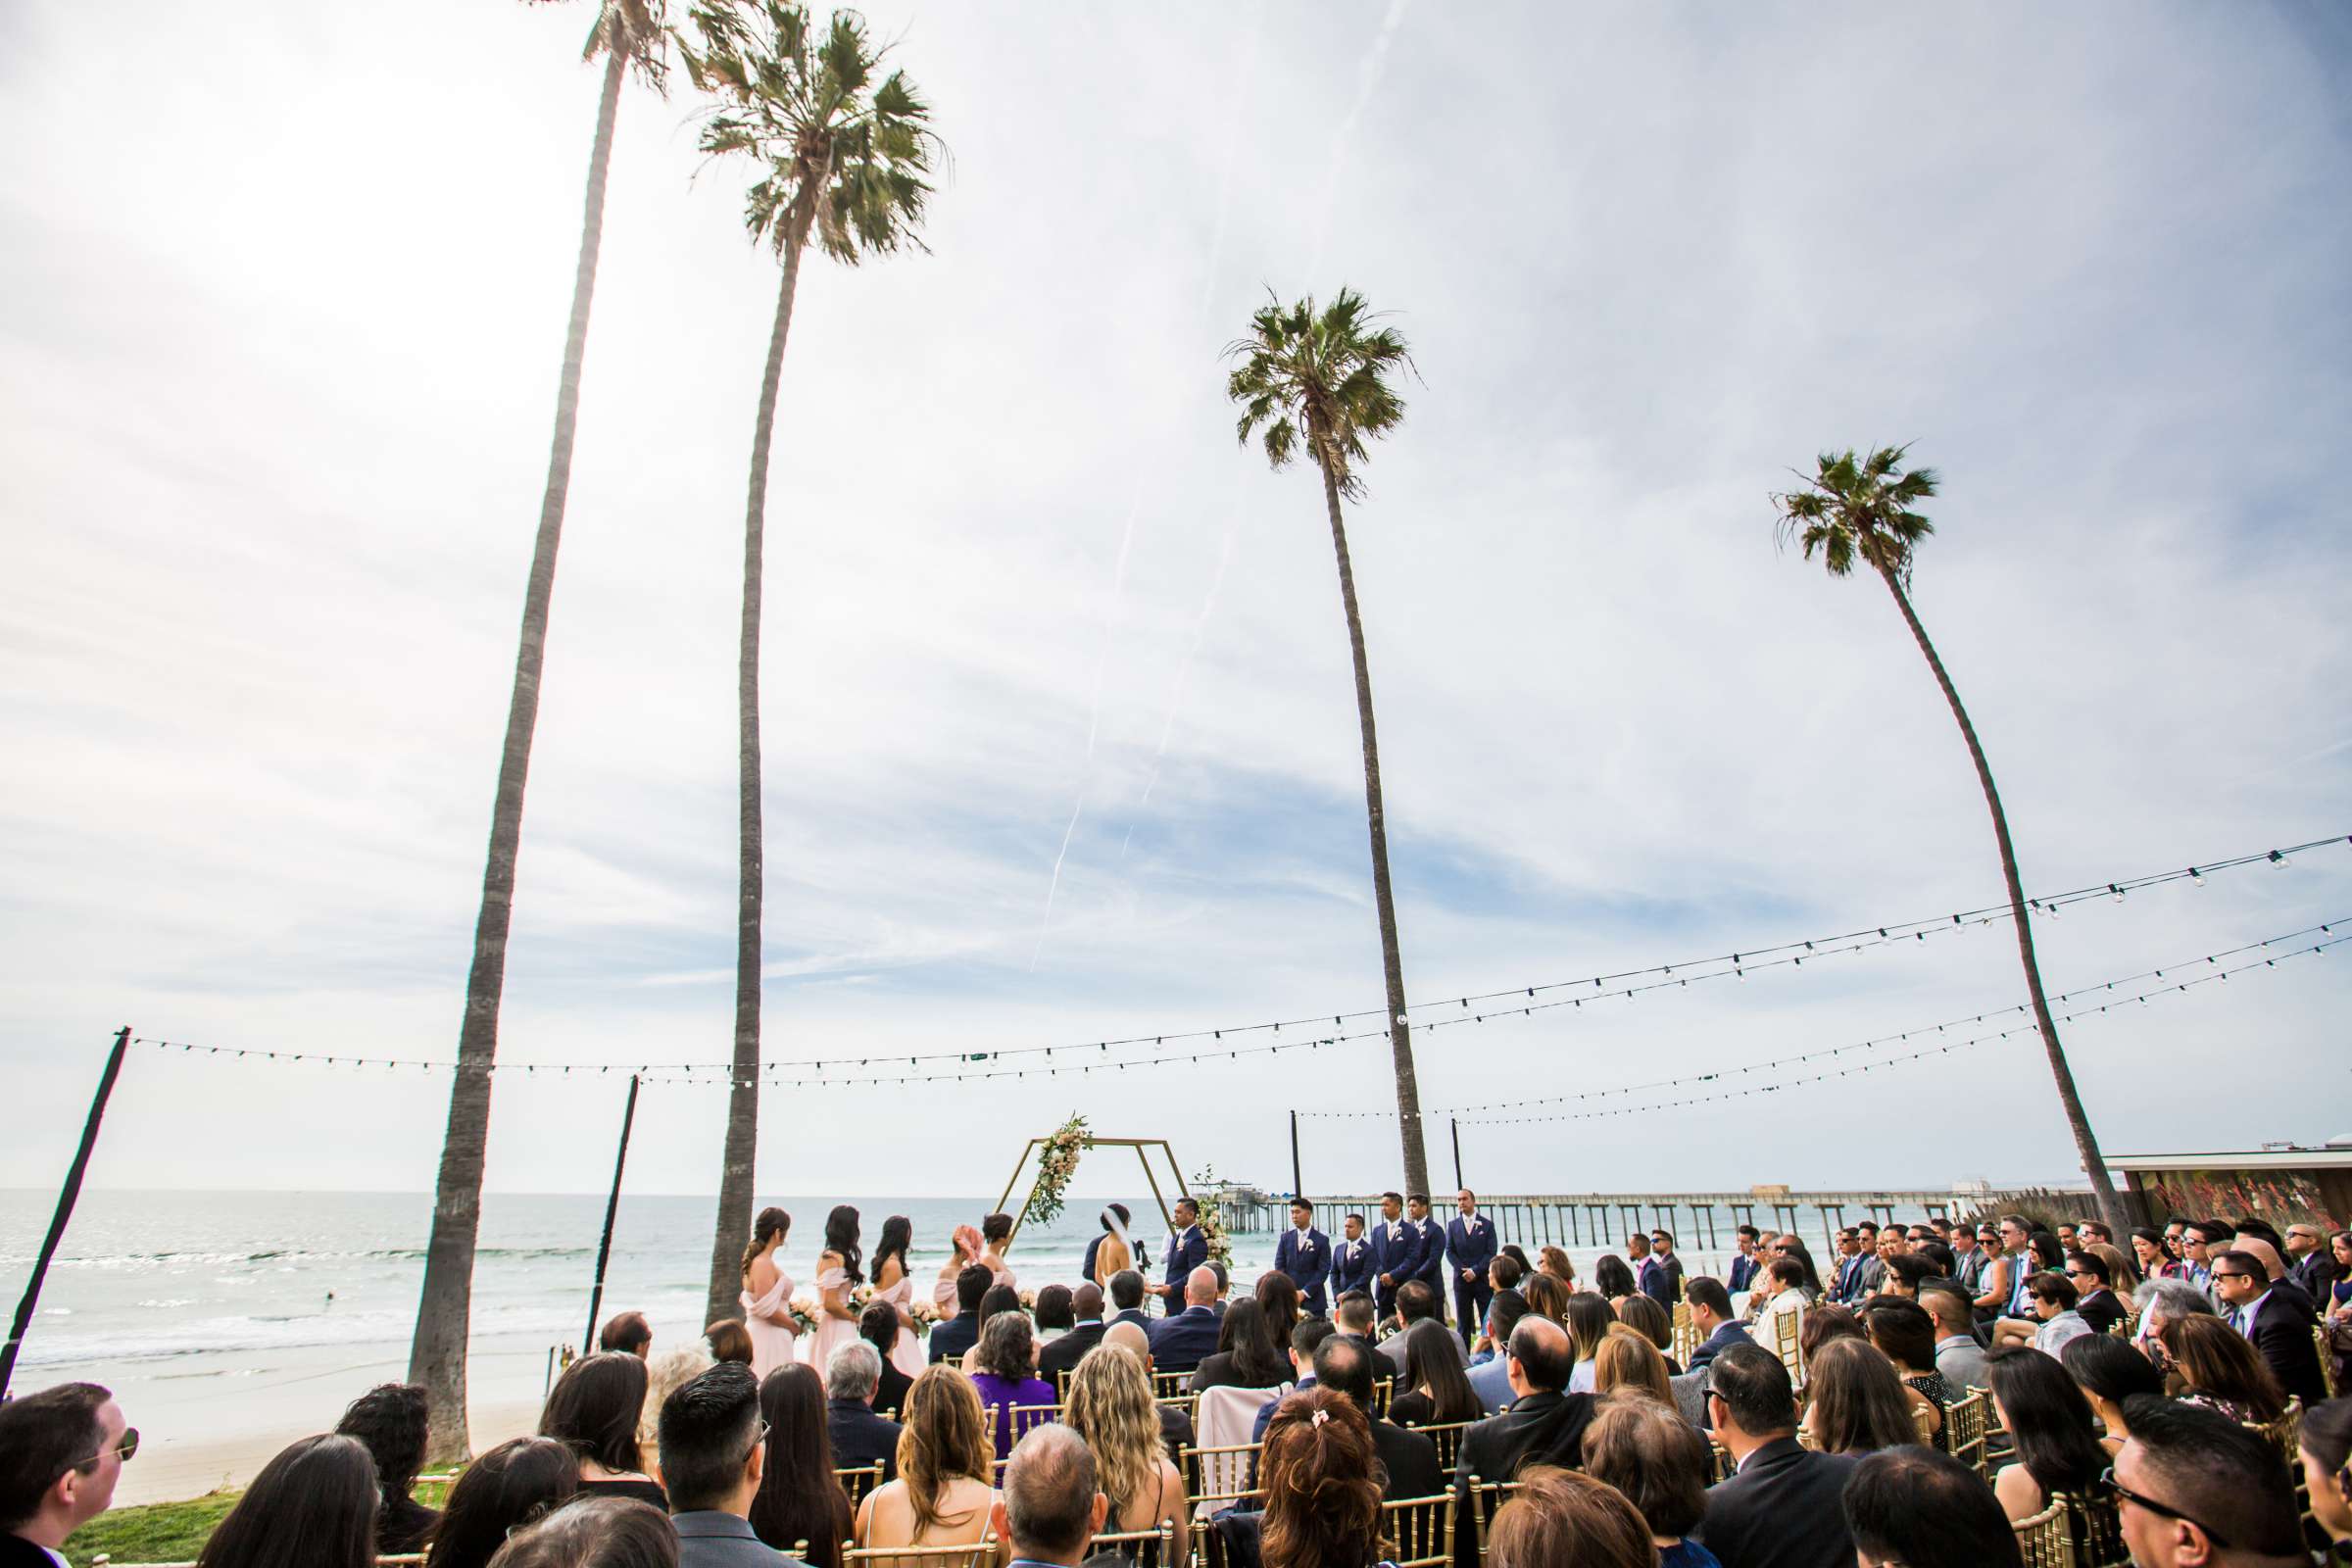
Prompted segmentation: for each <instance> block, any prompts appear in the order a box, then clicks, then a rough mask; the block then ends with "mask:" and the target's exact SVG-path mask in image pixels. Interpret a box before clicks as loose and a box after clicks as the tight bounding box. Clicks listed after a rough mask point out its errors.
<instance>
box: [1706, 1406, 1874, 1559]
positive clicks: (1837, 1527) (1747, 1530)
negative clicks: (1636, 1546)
mask: <svg viewBox="0 0 2352 1568" xmlns="http://www.w3.org/2000/svg"><path fill="white" fill-rule="evenodd" d="M1860 1462H1861V1461H1860V1460H1859V1459H1857V1458H1855V1457H1854V1456H1853V1455H1852V1454H1850V1453H1809V1452H1807V1451H1806V1450H1805V1449H1804V1448H1803V1447H1801V1446H1798V1444H1797V1441H1796V1439H1794V1438H1792V1437H1791V1438H1779V1439H1776V1440H1774V1441H1773V1442H1771V1443H1767V1444H1766V1445H1764V1446H1762V1447H1761V1448H1758V1449H1757V1450H1756V1451H1755V1452H1753V1453H1751V1454H1749V1455H1748V1456H1747V1463H1746V1464H1744V1465H1742V1466H1741V1467H1740V1473H1739V1474H1738V1475H1736V1476H1734V1477H1732V1479H1731V1480H1729V1481H1726V1482H1723V1483H1721V1484H1720V1485H1718V1486H1717V1487H1715V1488H1714V1490H1712V1491H1710V1492H1709V1493H1708V1494H1707V1512H1706V1517H1705V1518H1703V1519H1701V1520H1700V1521H1699V1523H1698V1528H1697V1529H1696V1530H1694V1531H1692V1532H1691V1534H1692V1535H1693V1536H1695V1537H1696V1538H1697V1539H1698V1542H1699V1544H1701V1545H1703V1546H1705V1547H1706V1548H1707V1549H1708V1550H1709V1551H1711V1552H1713V1553H1714V1554H1715V1556H1716V1558H1717V1559H1718V1560H1719V1561H1721V1562H1722V1564H1723V1568H1850V1565H1851V1564H1852V1563H1853V1560H1854V1542H1853V1538H1852V1537H1851V1536H1849V1535H1847V1534H1846V1529H1845V1510H1844V1507H1843V1506H1842V1499H1843V1497H1844V1495H1845V1483H1846V1478H1847V1477H1849V1476H1851V1475H1852V1474H1853V1473H1854V1466H1855V1465H1857V1464H1859V1463H1860Z"/></svg>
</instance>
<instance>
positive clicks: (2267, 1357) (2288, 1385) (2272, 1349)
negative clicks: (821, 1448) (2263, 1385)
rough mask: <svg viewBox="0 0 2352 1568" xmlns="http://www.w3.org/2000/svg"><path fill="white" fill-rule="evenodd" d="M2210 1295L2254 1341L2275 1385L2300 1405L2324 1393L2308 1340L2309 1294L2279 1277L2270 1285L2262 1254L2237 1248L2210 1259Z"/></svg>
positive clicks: (2317, 1359) (2317, 1362)
mask: <svg viewBox="0 0 2352 1568" xmlns="http://www.w3.org/2000/svg"><path fill="white" fill-rule="evenodd" d="M2213 1293H2214V1295H2215V1296H2217V1297H2219V1298H2220V1299H2221V1301H2222V1312H2223V1316H2224V1317H2225V1318H2226V1319H2228V1321H2229V1326H2230V1327H2231V1328H2233V1329H2235V1330H2237V1332H2238V1333H2240V1334H2242V1335H2244V1336H2245V1337H2246V1339H2247V1340H2248V1341H2249V1342H2250V1343H2251V1344H2252V1345H2253V1347H2254V1348H2255V1350H2256V1351H2257V1352H2259V1353H2260V1354H2261V1356H2262V1359H2263V1362H2264V1364H2265V1365H2267V1366H2269V1367H2270V1369H2271V1376H2273V1377H2275V1378H2277V1379H2278V1386H2279V1387H2280V1388H2282V1389H2284V1390H2285V1391H2286V1392H2287V1393H2288V1394H2290V1395H2296V1396H2299V1397H2301V1398H2302V1400H2303V1408H2304V1409H2306V1410H2308V1409H2310V1408H2311V1407H2312V1406H2313V1405H2315V1404H2318V1403H2320V1402H2321V1401H2322V1400H2324V1399H2326V1398H2327V1379H2326V1377H2325V1376H2324V1375H2323V1374H2322V1372H2321V1371H2320V1356H2319V1350H2318V1348H2317V1347H2315V1346H2314V1345H2313V1343H2312V1338H2311V1325H2312V1318H2313V1313H2312V1311H2311V1309H2310V1306H2309V1302H2310V1300H2311V1298H2309V1297H2308V1296H2305V1295H2303V1293H2302V1292H2301V1291H2300V1290H2297V1289H2295V1288H2294V1287H2293V1286H2291V1285H2288V1284H2287V1283H2286V1282H2285V1281H2283V1280H2281V1281H2278V1282H2276V1283H2274V1282H2273V1281H2272V1280H2271V1279H2270V1277H2269V1276H2268V1275H2267V1274H2266V1273H2265V1272H2264V1271H2263V1260H2262V1259H2261V1258H2260V1257H2258V1256H2256V1255H2255V1254H2254V1253H2252V1252H2241V1251H2228V1252H2223V1253H2220V1254H2219V1255H2217V1256H2216V1257H2215V1258H2214V1260H2213Z"/></svg>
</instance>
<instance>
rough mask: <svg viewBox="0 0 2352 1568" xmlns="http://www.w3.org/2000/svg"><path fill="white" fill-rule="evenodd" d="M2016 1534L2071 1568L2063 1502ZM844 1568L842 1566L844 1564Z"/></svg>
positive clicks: (2028, 1551) (2029, 1560)
mask: <svg viewBox="0 0 2352 1568" xmlns="http://www.w3.org/2000/svg"><path fill="white" fill-rule="evenodd" d="M2009 1528H2010V1529H2011V1530H2013V1531H2015V1532H2016V1533H2017V1549H2018V1554H2019V1555H2020V1556H2022V1557H2024V1558H2025V1560H2026V1568H2075V1564H2074V1556H2073V1552H2072V1550H2071V1543H2069V1542H2068V1540H2067V1538H2066V1499H2065V1498H2064V1497H2052V1498H2051V1499H2050V1505H2049V1506H2048V1507H2046V1508H2044V1509H2042V1510H2041V1512H2039V1513H2037V1514H2035V1515H2034V1517H2033V1518H2031V1519H2020V1520H2019V1521H2017V1523H2016V1524H2014V1525H2012V1526H2010V1527H2009ZM845 1568H846V1565H845Z"/></svg>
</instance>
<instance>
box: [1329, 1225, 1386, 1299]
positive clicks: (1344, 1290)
mask: <svg viewBox="0 0 2352 1568" xmlns="http://www.w3.org/2000/svg"><path fill="white" fill-rule="evenodd" d="M1378 1261H1379V1259H1378V1258H1377V1257H1376V1256H1375V1255H1374V1254H1373V1250H1372V1238H1371V1237H1370V1236H1359V1237H1357V1238H1356V1239H1355V1240H1354V1241H1352V1242H1350V1241H1348V1240H1347V1239H1346V1238H1344V1237H1343V1238H1342V1239H1341V1240H1339V1241H1336V1242H1334V1243H1332V1244H1331V1299H1332V1302H1333V1304H1335V1305H1336V1304H1338V1302H1339V1299H1340V1298H1341V1297H1343V1296H1345V1295H1347V1294H1348V1292H1349V1291H1362V1292H1364V1293H1366V1294H1367V1295H1369V1294H1370V1293H1371V1290H1372V1287H1373V1286H1374V1285H1376V1284H1378V1283H1379V1274H1378V1271H1377V1270H1376V1269H1375V1268H1374V1266H1373V1265H1374V1264H1375V1263H1377V1262H1378Z"/></svg>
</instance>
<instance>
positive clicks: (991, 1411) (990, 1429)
mask: <svg viewBox="0 0 2352 1568" xmlns="http://www.w3.org/2000/svg"><path fill="white" fill-rule="evenodd" d="M980 1435H981V1436H982V1437H984V1438H986V1439H988V1446H990V1447H992V1448H993V1447H995V1446H997V1407H996V1406H995V1405H993V1404H983V1405H982V1406H980Z"/></svg>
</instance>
